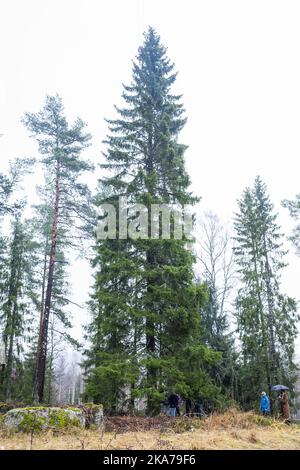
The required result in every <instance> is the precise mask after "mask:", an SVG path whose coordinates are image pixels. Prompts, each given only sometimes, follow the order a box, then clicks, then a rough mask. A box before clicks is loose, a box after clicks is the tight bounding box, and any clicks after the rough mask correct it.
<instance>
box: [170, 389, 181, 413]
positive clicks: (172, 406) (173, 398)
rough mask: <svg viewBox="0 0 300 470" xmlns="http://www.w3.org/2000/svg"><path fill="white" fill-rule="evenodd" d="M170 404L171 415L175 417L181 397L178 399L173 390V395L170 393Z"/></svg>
mask: <svg viewBox="0 0 300 470" xmlns="http://www.w3.org/2000/svg"><path fill="white" fill-rule="evenodd" d="M168 405H169V416H172V417H174V418H175V416H176V410H177V407H178V406H179V399H178V396H177V395H176V394H175V393H174V392H172V393H171V395H169V398H168Z"/></svg>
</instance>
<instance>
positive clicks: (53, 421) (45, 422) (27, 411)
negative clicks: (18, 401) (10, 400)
mask: <svg viewBox="0 0 300 470" xmlns="http://www.w3.org/2000/svg"><path fill="white" fill-rule="evenodd" d="M3 425H4V427H5V428H6V429H9V430H11V431H15V432H19V431H21V432H40V431H42V430H45V429H48V428H55V429H63V428H67V427H70V426H77V427H78V426H80V427H84V426H85V414H84V412H83V411H82V410H80V409H79V408H72V409H70V408H68V409H63V408H54V407H49V408H47V407H43V406H36V407H26V408H16V409H13V410H10V411H8V412H7V413H6V414H5V415H4V417H3Z"/></svg>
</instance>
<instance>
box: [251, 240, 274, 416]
mask: <svg viewBox="0 0 300 470" xmlns="http://www.w3.org/2000/svg"><path fill="white" fill-rule="evenodd" d="M253 252H254V253H257V247H256V246H253ZM254 270H255V278H256V289H257V296H258V302H259V307H260V312H259V313H260V322H261V332H262V340H263V347H264V352H265V360H266V378H267V384H268V391H269V393H270V392H271V386H272V379H271V373H270V364H269V360H270V358H269V348H268V337H267V332H266V326H265V319H264V310H263V302H262V298H261V290H260V286H259V279H260V276H259V273H258V268H257V260H256V256H255V257H254ZM271 411H272V410H271Z"/></svg>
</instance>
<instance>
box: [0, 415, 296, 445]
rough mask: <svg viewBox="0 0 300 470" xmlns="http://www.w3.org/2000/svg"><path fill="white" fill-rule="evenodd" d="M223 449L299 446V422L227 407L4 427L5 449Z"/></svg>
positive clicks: (2, 442)
mask: <svg viewBox="0 0 300 470" xmlns="http://www.w3.org/2000/svg"><path fill="white" fill-rule="evenodd" d="M9 449H15V450H17V449H18V450H21V449H22V450H26V449H28V450H40V449H42V450H48V449H49V450H50V449H51V450H54V449H55V450H59V449H69V450H78V449H82V450H88V449H95V450H114V449H123V450H133V449H134V450H135V449H145V450H175V449H184V450H217V449H219V450H221V449H248V450H251V449H299V450H300V426H299V425H298V424H291V425H287V424H284V423H282V422H280V421H278V420H275V419H271V418H263V417H261V416H258V415H255V414H254V413H252V412H249V413H242V412H240V411H238V410H235V409H233V410H228V411H226V412H225V413H222V414H213V415H211V416H209V417H208V418H206V419H205V420H199V419H191V418H184V417H182V418H173V419H170V418H167V417H161V416H160V417H157V418H142V417H127V416H124V417H114V418H109V417H106V418H105V419H104V424H103V428H102V429H101V430H97V431H96V430H82V429H81V430H80V429H72V430H71V429H70V430H68V431H67V430H65V431H57V430H49V431H47V432H44V433H40V434H25V433H19V434H13V435H9V434H7V432H5V431H0V450H9Z"/></svg>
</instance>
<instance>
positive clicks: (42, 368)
mask: <svg viewBox="0 0 300 470" xmlns="http://www.w3.org/2000/svg"><path fill="white" fill-rule="evenodd" d="M59 202H60V165H59V162H58V161H57V165H56V180H55V205H54V215H53V223H52V231H51V241H50V243H51V246H50V259H49V270H48V277H47V288H46V295H45V308H44V311H41V323H40V330H39V339H38V348H37V366H36V375H35V384H34V400H35V402H37V403H41V402H42V401H43V399H44V385H45V372H46V359H47V341H48V325H49V315H50V308H51V299H52V288H53V279H54V265H55V257H56V245H57V231H58V212H59Z"/></svg>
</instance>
